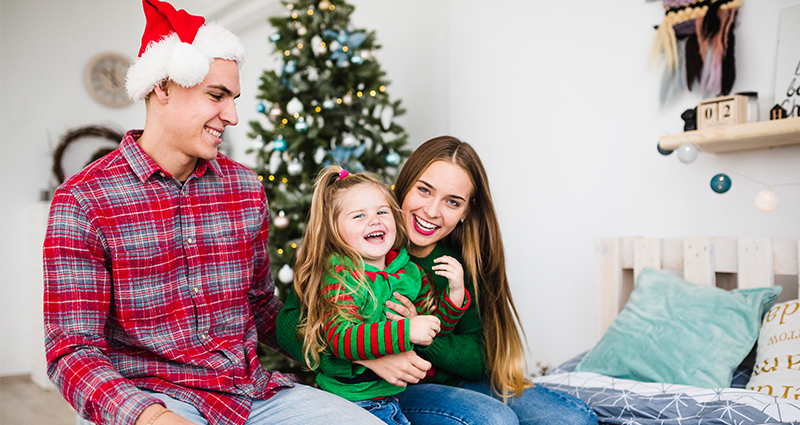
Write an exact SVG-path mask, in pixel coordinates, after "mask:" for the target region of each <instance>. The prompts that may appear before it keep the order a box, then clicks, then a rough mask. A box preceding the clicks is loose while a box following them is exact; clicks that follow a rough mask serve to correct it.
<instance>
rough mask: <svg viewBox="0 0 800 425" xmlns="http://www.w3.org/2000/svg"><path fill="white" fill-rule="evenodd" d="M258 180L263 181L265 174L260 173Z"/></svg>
mask: <svg viewBox="0 0 800 425" xmlns="http://www.w3.org/2000/svg"><path fill="white" fill-rule="evenodd" d="M258 181H260V182H263V181H264V176H262V175H260V174H259V175H258Z"/></svg>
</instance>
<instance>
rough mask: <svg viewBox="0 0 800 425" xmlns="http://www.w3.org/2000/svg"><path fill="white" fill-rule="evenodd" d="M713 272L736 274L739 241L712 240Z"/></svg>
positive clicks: (737, 269)
mask: <svg viewBox="0 0 800 425" xmlns="http://www.w3.org/2000/svg"><path fill="white" fill-rule="evenodd" d="M712 242H713V244H714V271H715V272H717V273H737V272H738V271H739V239H738V238H714V239H713V240H712Z"/></svg>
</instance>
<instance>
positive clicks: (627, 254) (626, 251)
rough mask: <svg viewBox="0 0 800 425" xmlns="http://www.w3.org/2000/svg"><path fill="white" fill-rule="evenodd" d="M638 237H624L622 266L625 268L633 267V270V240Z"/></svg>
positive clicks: (622, 242)
mask: <svg viewBox="0 0 800 425" xmlns="http://www.w3.org/2000/svg"><path fill="white" fill-rule="evenodd" d="M635 240H636V238H630V237H627V238H622V239H621V245H620V249H621V250H622V251H621V253H620V259H621V260H622V268H623V269H631V270H633V242H634V241H635Z"/></svg>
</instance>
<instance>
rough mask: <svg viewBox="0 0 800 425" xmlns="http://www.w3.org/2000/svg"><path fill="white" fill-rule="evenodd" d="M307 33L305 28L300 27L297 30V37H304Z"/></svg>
mask: <svg viewBox="0 0 800 425" xmlns="http://www.w3.org/2000/svg"><path fill="white" fill-rule="evenodd" d="M307 32H308V30H307V29H306V27H300V28H298V29H297V35H300V36H303V35H306V33H307Z"/></svg>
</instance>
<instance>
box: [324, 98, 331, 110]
mask: <svg viewBox="0 0 800 425" xmlns="http://www.w3.org/2000/svg"><path fill="white" fill-rule="evenodd" d="M333 105H334V103H333V101H332V100H330V99H325V100H324V101H323V102H322V107H323V108H325V109H333Z"/></svg>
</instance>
